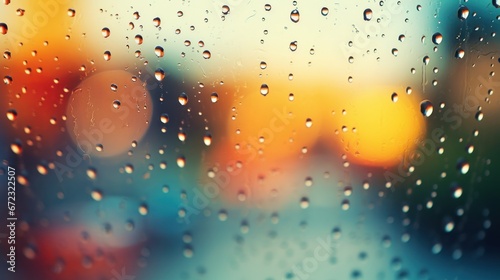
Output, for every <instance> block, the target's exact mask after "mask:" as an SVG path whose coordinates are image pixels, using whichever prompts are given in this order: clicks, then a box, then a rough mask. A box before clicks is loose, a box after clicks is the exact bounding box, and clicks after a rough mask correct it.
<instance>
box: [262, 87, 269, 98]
mask: <svg viewBox="0 0 500 280" xmlns="http://www.w3.org/2000/svg"><path fill="white" fill-rule="evenodd" d="M268 93H269V86H268V85H267V84H262V85H261V86H260V94H262V95H264V96H266V95H267V94H268Z"/></svg>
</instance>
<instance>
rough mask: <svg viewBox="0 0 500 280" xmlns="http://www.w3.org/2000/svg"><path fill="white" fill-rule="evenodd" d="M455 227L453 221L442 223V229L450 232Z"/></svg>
mask: <svg viewBox="0 0 500 280" xmlns="http://www.w3.org/2000/svg"><path fill="white" fill-rule="evenodd" d="M454 228H455V223H454V222H453V221H448V222H447V223H446V224H445V225H444V231H446V232H451V231H452V230H453V229H454Z"/></svg>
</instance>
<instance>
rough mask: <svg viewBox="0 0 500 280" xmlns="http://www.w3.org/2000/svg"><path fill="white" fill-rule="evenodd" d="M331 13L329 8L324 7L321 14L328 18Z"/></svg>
mask: <svg viewBox="0 0 500 280" xmlns="http://www.w3.org/2000/svg"><path fill="white" fill-rule="evenodd" d="M329 12H330V11H329V10H328V8H327V7H323V8H321V14H322V15H323V16H327V15H328V13H329Z"/></svg>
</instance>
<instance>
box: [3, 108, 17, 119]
mask: <svg viewBox="0 0 500 280" xmlns="http://www.w3.org/2000/svg"><path fill="white" fill-rule="evenodd" d="M6 115H7V119H8V120H9V121H15V120H16V119H17V111H16V110H14V109H10V110H8V111H7V114H6Z"/></svg>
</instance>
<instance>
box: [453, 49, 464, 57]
mask: <svg viewBox="0 0 500 280" xmlns="http://www.w3.org/2000/svg"><path fill="white" fill-rule="evenodd" d="M464 56H465V51H464V50H463V49H457V50H456V51H455V58H458V59H462V58H464Z"/></svg>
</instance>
